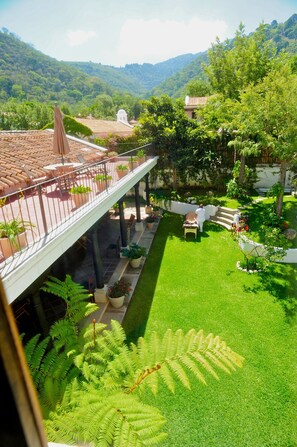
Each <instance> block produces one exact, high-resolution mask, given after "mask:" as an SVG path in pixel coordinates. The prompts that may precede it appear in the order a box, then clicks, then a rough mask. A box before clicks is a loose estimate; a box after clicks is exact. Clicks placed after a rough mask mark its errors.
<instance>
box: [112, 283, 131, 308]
mask: <svg viewBox="0 0 297 447" xmlns="http://www.w3.org/2000/svg"><path fill="white" fill-rule="evenodd" d="M130 291H131V284H130V282H129V281H127V280H126V279H125V278H123V277H122V278H120V279H119V280H118V281H116V282H115V283H114V284H113V285H111V286H109V287H108V289H107V298H108V300H109V302H110V304H111V305H112V306H113V307H116V308H119V307H122V305H123V304H124V300H125V297H126V296H128V295H129V293H130Z"/></svg>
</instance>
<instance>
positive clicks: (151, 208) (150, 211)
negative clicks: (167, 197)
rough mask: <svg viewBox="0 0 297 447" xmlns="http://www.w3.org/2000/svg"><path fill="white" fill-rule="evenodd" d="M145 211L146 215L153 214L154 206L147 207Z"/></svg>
mask: <svg viewBox="0 0 297 447" xmlns="http://www.w3.org/2000/svg"><path fill="white" fill-rule="evenodd" d="M144 210H145V214H152V212H153V207H152V205H146V207H145V209H144Z"/></svg>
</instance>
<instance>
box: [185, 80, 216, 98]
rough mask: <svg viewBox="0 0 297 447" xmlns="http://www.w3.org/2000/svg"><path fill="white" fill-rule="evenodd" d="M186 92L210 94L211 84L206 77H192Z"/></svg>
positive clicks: (200, 94) (201, 94) (194, 94)
mask: <svg viewBox="0 0 297 447" xmlns="http://www.w3.org/2000/svg"><path fill="white" fill-rule="evenodd" d="M186 94H187V95H189V96H209V95H210V94H211V86H210V84H209V82H207V81H206V80H205V79H201V78H198V79H192V80H191V81H189V82H188V84H187V85H186Z"/></svg>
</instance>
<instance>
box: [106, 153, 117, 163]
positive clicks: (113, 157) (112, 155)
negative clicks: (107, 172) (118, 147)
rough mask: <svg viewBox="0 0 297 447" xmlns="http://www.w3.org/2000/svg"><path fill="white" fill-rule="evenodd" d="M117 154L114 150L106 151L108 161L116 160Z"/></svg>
mask: <svg viewBox="0 0 297 447" xmlns="http://www.w3.org/2000/svg"><path fill="white" fill-rule="evenodd" d="M118 155H119V154H118V153H117V152H116V151H110V152H107V156H108V158H109V161H110V162H111V163H113V162H114V161H117V156H118Z"/></svg>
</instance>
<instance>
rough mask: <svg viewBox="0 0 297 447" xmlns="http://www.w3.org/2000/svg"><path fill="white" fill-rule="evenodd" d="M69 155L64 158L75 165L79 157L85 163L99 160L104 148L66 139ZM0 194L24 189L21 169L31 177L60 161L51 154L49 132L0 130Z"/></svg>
mask: <svg viewBox="0 0 297 447" xmlns="http://www.w3.org/2000/svg"><path fill="white" fill-rule="evenodd" d="M67 138H68V141H69V146H70V153H69V154H67V156H66V158H67V160H68V161H71V162H78V159H77V155H79V154H82V155H83V157H84V159H85V160H86V161H90V162H92V161H93V162H94V161H97V160H100V159H101V158H102V155H103V154H104V148H101V150H100V148H99V147H98V146H97V147H96V146H95V145H94V144H90V143H88V142H86V141H83V140H78V139H77V138H73V137H67ZM0 156H1V163H0V195H5V194H8V193H10V192H13V191H15V190H17V189H19V188H24V187H26V186H28V184H29V179H28V174H27V173H26V172H24V170H23V169H22V165H25V166H26V167H27V170H28V171H29V172H30V175H31V176H32V177H33V178H40V177H43V176H45V175H47V174H48V172H47V171H45V170H44V169H43V167H44V166H46V165H49V164H55V163H58V162H59V161H60V158H59V156H58V155H57V154H55V153H54V152H53V131H49V130H43V131H42V130H32V131H15V132H8V131H1V132H0Z"/></svg>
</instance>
